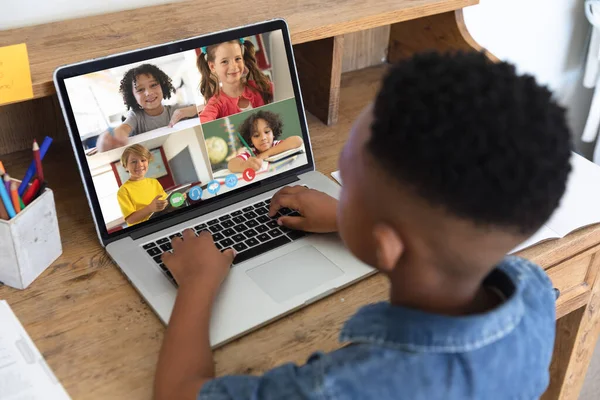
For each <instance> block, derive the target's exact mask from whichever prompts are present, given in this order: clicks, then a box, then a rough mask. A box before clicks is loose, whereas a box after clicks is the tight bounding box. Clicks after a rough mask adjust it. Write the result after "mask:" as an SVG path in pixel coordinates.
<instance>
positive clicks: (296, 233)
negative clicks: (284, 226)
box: [287, 231, 307, 240]
mask: <svg viewBox="0 0 600 400" xmlns="http://www.w3.org/2000/svg"><path fill="white" fill-rule="evenodd" d="M287 235H288V237H289V238H290V239H292V240H298V239H300V238H303V237H304V236H306V235H307V233H306V232H304V231H290V232H288V233H287Z"/></svg>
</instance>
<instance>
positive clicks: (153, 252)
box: [146, 247, 162, 257]
mask: <svg viewBox="0 0 600 400" xmlns="http://www.w3.org/2000/svg"><path fill="white" fill-rule="evenodd" d="M146 253H148V254H149V255H150V257H152V256H155V255H157V254H160V253H162V251H160V249H159V248H158V247H152V248H150V249H148V250H146Z"/></svg>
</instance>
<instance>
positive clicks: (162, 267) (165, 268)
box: [158, 263, 168, 271]
mask: <svg viewBox="0 0 600 400" xmlns="http://www.w3.org/2000/svg"><path fill="white" fill-rule="evenodd" d="M158 266H159V267H160V269H162V270H163V271H168V269H167V267H166V266H165V264H163V263H160V264H158Z"/></svg>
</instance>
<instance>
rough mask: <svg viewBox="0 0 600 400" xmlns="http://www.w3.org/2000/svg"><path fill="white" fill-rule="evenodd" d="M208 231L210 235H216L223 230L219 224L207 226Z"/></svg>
mask: <svg viewBox="0 0 600 400" xmlns="http://www.w3.org/2000/svg"><path fill="white" fill-rule="evenodd" d="M208 229H209V230H210V231H211V232H212V233H217V232H219V231H222V230H223V227H222V226H221V225H219V224H216V225H213V226H209V227H208Z"/></svg>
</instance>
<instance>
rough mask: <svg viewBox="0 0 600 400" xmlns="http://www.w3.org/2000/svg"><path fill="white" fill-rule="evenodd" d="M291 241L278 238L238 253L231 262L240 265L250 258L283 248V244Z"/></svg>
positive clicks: (281, 237) (282, 237)
mask: <svg viewBox="0 0 600 400" xmlns="http://www.w3.org/2000/svg"><path fill="white" fill-rule="evenodd" d="M290 242H291V240H290V239H288V238H286V237H285V236H280V237H278V238H277V239H273V240H271V241H268V242H266V243H263V244H261V245H258V246H256V247H252V248H250V249H248V250H246V251H244V252H242V253H238V254H237V255H236V256H235V259H234V260H233V263H234V264H240V263H242V262H244V261H246V260H249V259H250V258H252V257H256V256H258V255H261V254H263V253H266V252H267V251H270V250H273V249H276V248H277V247H280V246H283V245H284V244H288V243H290Z"/></svg>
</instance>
